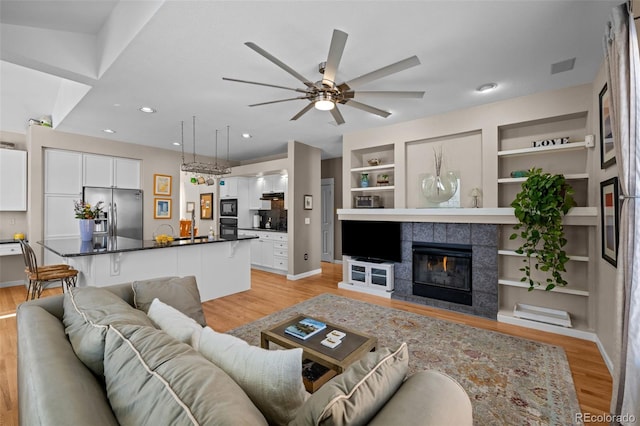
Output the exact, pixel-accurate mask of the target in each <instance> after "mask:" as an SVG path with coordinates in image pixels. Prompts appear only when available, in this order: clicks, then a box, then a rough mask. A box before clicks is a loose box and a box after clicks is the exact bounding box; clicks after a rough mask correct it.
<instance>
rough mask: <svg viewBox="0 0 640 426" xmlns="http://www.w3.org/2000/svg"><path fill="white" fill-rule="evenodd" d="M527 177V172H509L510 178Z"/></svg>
mask: <svg viewBox="0 0 640 426" xmlns="http://www.w3.org/2000/svg"><path fill="white" fill-rule="evenodd" d="M527 176H529V170H514V171H512V172H511V177H512V178H523V177H527Z"/></svg>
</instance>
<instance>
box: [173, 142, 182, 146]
mask: <svg viewBox="0 0 640 426" xmlns="http://www.w3.org/2000/svg"><path fill="white" fill-rule="evenodd" d="M171 144H172V145H175V146H180V142H172V143H171Z"/></svg>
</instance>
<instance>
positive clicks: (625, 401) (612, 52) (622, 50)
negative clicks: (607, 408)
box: [604, 3, 640, 425]
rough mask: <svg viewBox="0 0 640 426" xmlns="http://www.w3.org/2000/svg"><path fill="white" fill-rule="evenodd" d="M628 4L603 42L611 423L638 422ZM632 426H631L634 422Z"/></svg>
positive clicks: (633, 38) (639, 64)
mask: <svg viewBox="0 0 640 426" xmlns="http://www.w3.org/2000/svg"><path fill="white" fill-rule="evenodd" d="M630 7H631V5H630V4H627V3H625V4H622V5H619V6H617V7H615V8H613V11H612V13H611V20H610V22H609V23H608V25H607V29H606V31H605V37H604V53H605V68H606V73H607V83H608V87H610V90H611V97H610V99H611V111H610V114H611V122H612V130H613V138H614V149H615V154H616V168H617V174H618V178H619V181H620V189H621V194H622V196H621V199H622V209H621V213H620V216H621V217H620V230H619V232H620V242H619V246H618V270H617V279H616V290H615V291H616V301H617V306H618V311H617V313H616V315H617V318H616V330H615V333H616V340H617V343H618V344H617V345H616V347H617V349H618V350H619V351H620V352H619V353H618V354H614V356H616V355H618V357H617V359H618V360H619V362H618V365H617V368H616V370H615V371H614V377H613V395H612V400H611V412H612V413H613V414H614V415H618V416H619V417H615V418H614V423H617V422H619V423H621V424H624V425H627V424H631V423H630V422H629V420H632V419H634V417H633V416H635V420H636V421H637V419H640V276H639V274H640V226H638V223H637V220H638V218H640V208H639V207H638V201H639V200H638V198H636V197H638V196H639V195H640V192H639V188H638V186H639V185H638V179H639V176H638V171H639V170H640V158H639V156H638V155H639V153H638V151H637V149H638V137H639V135H640V122H639V120H640V105H639V102H640V99H639V98H640V59H639V58H638V36H637V34H636V29H635V24H634V19H633V13H632V12H631V11H630V10H629V9H630ZM634 423H635V422H634Z"/></svg>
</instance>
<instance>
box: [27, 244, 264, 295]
mask: <svg viewBox="0 0 640 426" xmlns="http://www.w3.org/2000/svg"><path fill="white" fill-rule="evenodd" d="M255 238H256V237H255V236H239V237H238V238H234V239H222V238H214V239H213V240H212V241H209V240H208V239H207V238H206V237H205V238H195V239H194V241H193V242H192V241H191V240H190V239H188V238H187V239H177V240H176V241H173V242H172V243H170V244H168V245H159V244H157V243H156V242H155V241H153V240H137V239H133V238H125V237H107V236H100V237H94V238H93V240H92V241H81V240H80V239H79V238H64V239H50V240H45V241H38V244H40V245H42V246H43V247H44V248H45V249H47V250H50V251H51V252H53V253H55V254H57V255H58V256H60V257H62V258H63V259H64V261H65V262H66V263H67V264H68V265H70V266H72V267H73V268H75V269H77V270H78V271H80V274H79V275H78V284H77V285H78V286H97V287H101V286H107V285H112V284H118V283H125V282H131V281H135V280H145V279H149V278H155V277H166V276H187V275H194V276H195V277H196V280H197V282H198V289H199V290H200V298H201V299H202V301H203V302H204V301H207V300H211V299H216V298H218V297H222V296H227V295H229V294H233V293H238V292H241V291H245V290H249V289H250V288H251V250H250V241H251V240H252V239H255Z"/></svg>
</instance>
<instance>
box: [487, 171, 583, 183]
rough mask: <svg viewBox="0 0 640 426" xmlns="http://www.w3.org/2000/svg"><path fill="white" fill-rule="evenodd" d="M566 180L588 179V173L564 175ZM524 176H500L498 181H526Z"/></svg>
mask: <svg viewBox="0 0 640 426" xmlns="http://www.w3.org/2000/svg"><path fill="white" fill-rule="evenodd" d="M564 178H565V179H566V180H584V179H589V174H587V173H573V174H566V175H564ZM526 180H527V178H526V177H519V178H500V179H498V183H521V182H524V181H526Z"/></svg>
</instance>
